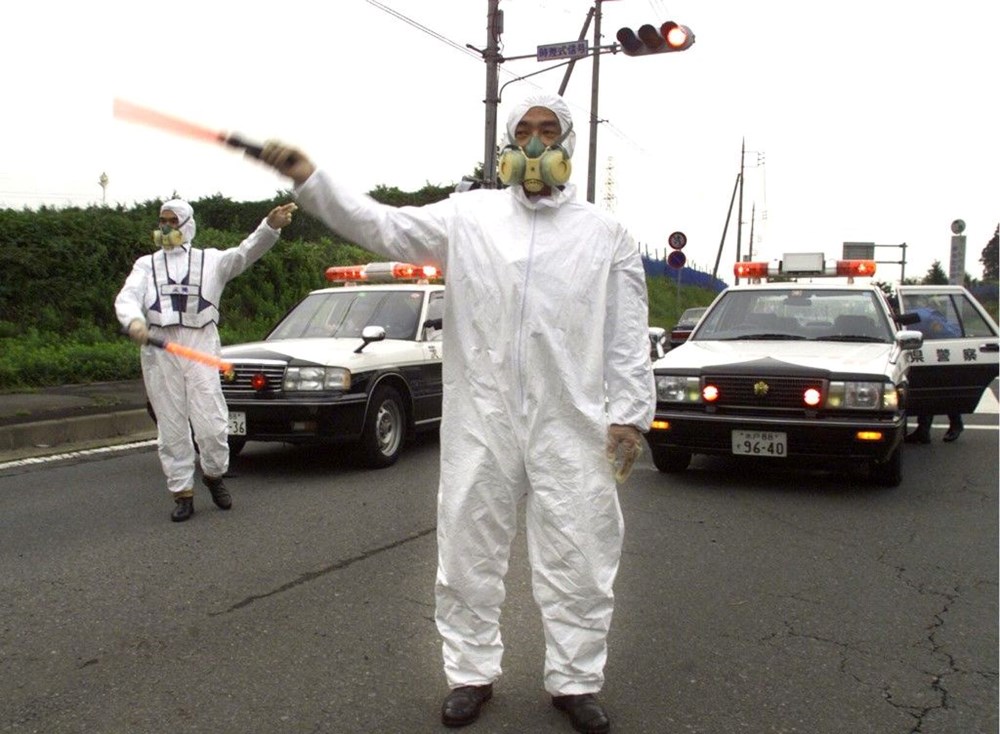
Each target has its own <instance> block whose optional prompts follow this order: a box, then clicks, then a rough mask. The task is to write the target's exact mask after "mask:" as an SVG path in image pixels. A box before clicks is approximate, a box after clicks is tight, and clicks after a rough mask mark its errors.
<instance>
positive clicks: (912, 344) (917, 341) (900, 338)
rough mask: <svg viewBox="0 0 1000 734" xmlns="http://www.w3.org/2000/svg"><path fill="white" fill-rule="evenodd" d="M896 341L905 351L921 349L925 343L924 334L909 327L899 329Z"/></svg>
mask: <svg viewBox="0 0 1000 734" xmlns="http://www.w3.org/2000/svg"><path fill="white" fill-rule="evenodd" d="M918 320H919V317H918ZM896 343H897V344H899V348H900V349H902V350H903V351H911V350H915V349H920V347H922V346H923V345H924V335H923V334H921V333H920V332H919V331H911V330H909V329H905V330H903V331H897V332H896Z"/></svg>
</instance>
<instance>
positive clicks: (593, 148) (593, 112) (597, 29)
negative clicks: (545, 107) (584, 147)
mask: <svg viewBox="0 0 1000 734" xmlns="http://www.w3.org/2000/svg"><path fill="white" fill-rule="evenodd" d="M602 2H604V0H594V74H593V78H592V81H591V83H590V157H589V158H588V161H587V201H589V202H590V203H591V204H593V203H594V201H595V200H596V195H595V190H596V186H597V99H598V93H597V92H598V80H599V79H600V70H601V3H602Z"/></svg>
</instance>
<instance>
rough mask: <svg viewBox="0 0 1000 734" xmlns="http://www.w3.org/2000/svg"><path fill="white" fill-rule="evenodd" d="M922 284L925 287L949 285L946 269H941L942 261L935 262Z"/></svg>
mask: <svg viewBox="0 0 1000 734" xmlns="http://www.w3.org/2000/svg"><path fill="white" fill-rule="evenodd" d="M922 282H923V284H924V285H948V276H947V275H946V274H945V272H944V268H942V267H941V261H940V260H935V261H934V264H933V265H931V267H930V269H929V270H928V271H927V275H925V276H924V279H923V281H922Z"/></svg>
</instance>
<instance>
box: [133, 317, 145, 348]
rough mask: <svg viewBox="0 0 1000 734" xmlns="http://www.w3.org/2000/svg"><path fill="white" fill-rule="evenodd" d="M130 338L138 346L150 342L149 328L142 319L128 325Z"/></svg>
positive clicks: (134, 320)
mask: <svg viewBox="0 0 1000 734" xmlns="http://www.w3.org/2000/svg"><path fill="white" fill-rule="evenodd" d="M128 338H129V339H131V340H132V341H134V342H135V343H136V344H140V345H141V344H145V343H146V342H147V341H148V340H149V328H148V327H147V326H146V322H145V321H143V320H142V319H132V321H131V322H130V323H129V325H128Z"/></svg>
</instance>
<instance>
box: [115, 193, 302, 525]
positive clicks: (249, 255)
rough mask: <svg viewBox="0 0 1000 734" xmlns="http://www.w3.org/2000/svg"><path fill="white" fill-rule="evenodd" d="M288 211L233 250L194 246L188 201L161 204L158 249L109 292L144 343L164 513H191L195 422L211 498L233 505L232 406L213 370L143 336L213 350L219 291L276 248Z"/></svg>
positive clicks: (175, 516) (177, 516)
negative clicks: (170, 503) (168, 506)
mask: <svg viewBox="0 0 1000 734" xmlns="http://www.w3.org/2000/svg"><path fill="white" fill-rule="evenodd" d="M295 209H296V205H295V204H285V205H283V206H277V207H275V208H274V209H272V210H271V212H270V213H269V214H268V215H267V218H266V219H265V220H264V221H262V222H261V223H260V226H259V227H257V229H256V230H255V231H254V232H253V234H251V235H250V236H249V237H247V238H246V239H245V240H243V242H241V243H240V245H239V246H238V247H233V248H230V249H227V250H216V249H206V250H203V249H200V248H196V247H193V245H192V242H193V240H194V235H195V222H194V210H193V209H192V208H191V205H190V204H188V203H187V202H186V201H181V200H179V199H173V200H171V201H168V202H166V203H165V204H164V205H163V206H162V207H161V208H160V222H159V228H158V229H157V230H155V231H154V232H153V241H154V242H155V244H156V245H157V246H158V247H159V249H158V250H157V251H156V252H154V253H153V254H151V255H143V256H142V257H140V258H139V259H138V260H136V262H135V264H134V265H133V267H132V272H131V273H129V276H128V277H127V278H126V279H125V285H124V286H123V287H122V289H121V291H120V292H119V293H118V296H117V298H115V312H116V314H117V316H118V321H120V322H121V325H122V326H123V327H124V328H125V329H127V330H128V335H129V337H131V338H132V340H133V341H135V342H137V343H139V344H142V345H144V346H143V348H142V351H141V356H140V360H141V363H142V377H143V381H144V382H145V385H146V396H147V397H148V398H149V402H150V404H151V405H152V406H153V412H154V413H155V414H156V430H157V448H158V450H159V454H160V464H161V466H162V467H163V473H164V474H165V475H166V477H167V489H169V490H170V492H171V494H172V495H173V498H174V502H175V505H174V510H173V512H172V513H171V515H170V519H171V520H174V521H175V522H182V521H184V520H187V519H189V518H190V517H191V515H192V514H194V465H195V448H194V443H193V442H192V440H191V429H192V428H193V429H194V440H195V441H197V442H198V448H199V450H200V452H201V469H202V476H203V481H204V482H205V486H207V487H208V489H209V491H210V492H211V494H212V501H213V502H215V504H216V505H217V506H218V507H220V508H222V509H223V510H228V509H230V507H232V497H231V496H230V494H229V491H228V490H227V489H226V486H225V484H224V483H223V481H222V477H223V475H224V474H225V473H226V471H227V470H228V469H229V444H228V436H227V433H228V423H229V411H228V409H227V408H226V401H225V399H224V398H223V397H222V387H221V385H220V384H219V371H218V370H217V369H216V368H214V367H210V366H208V365H204V364H201V363H199V362H192V361H189V360H186V359H184V358H182V357H178V356H176V355H174V354H172V353H169V352H166V351H164V350H162V349H157V348H154V347H152V346H149V345H148V344H147V340H148V338H149V337H151V336H152V337H156V338H159V339H162V340H163V341H168V342H173V343H175V344H180V345H182V346H185V347H191V348H193V349H197V350H198V351H201V352H207V353H209V354H213V355H216V356H218V354H219V353H220V349H221V344H220V342H219V332H218V330H217V328H216V324H217V323H218V320H219V301H220V299H221V297H222V290H223V288H224V287H225V285H226V283H228V282H229V281H230V280H232V279H233V278H235V277H236V276H237V275H239V274H240V273H242V272H243V271H244V270H246V269H247V268H248V267H250V266H251V265H252V264H253V263H255V262H256V261H257V260H259V259H260V258H261V257H262V256H263V255H264V253H266V252H267V251H268V250H270V249H271V248H272V247H273V246H274V244H275V243H276V242H277V241H278V237H279V235H280V234H281V228H282V227H284V226H286V225H288V224H289V223H290V222H291V221H292V212H293V211H295Z"/></svg>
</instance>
